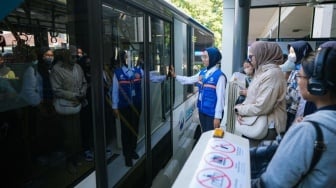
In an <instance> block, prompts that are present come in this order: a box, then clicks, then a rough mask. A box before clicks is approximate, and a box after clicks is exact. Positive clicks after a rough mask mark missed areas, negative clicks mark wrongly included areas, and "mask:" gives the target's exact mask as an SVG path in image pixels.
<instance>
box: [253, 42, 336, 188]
mask: <svg viewBox="0 0 336 188" xmlns="http://www.w3.org/2000/svg"><path fill="white" fill-rule="evenodd" d="M301 64H302V66H301V68H300V70H299V72H298V73H297V74H296V79H297V83H298V89H299V91H300V93H301V95H302V97H303V98H304V99H305V100H307V101H311V102H313V103H314V104H315V105H316V107H317V110H316V111H315V112H314V113H312V114H310V115H307V116H304V117H303V120H302V121H300V122H299V123H296V124H293V125H292V126H291V127H290V128H289V130H288V131H287V132H286V134H285V136H284V137H283V139H282V141H281V143H280V145H279V147H278V149H277V151H276V153H275V154H274V156H273V158H272V160H271V161H270V163H269V165H268V166H267V169H266V171H265V172H264V173H263V174H261V176H260V177H259V178H257V179H253V180H252V182H251V184H252V187H253V188H255V187H272V188H277V187H335V186H336V179H335V178H334V172H335V170H334V169H336V158H335V151H336V139H335V135H336V126H335V125H336V119H335V118H334V117H336V49H335V48H323V49H321V50H320V51H318V52H317V54H316V55H315V53H314V52H312V53H309V54H308V55H307V56H306V57H305V58H303V60H302V63H301ZM313 125H314V126H313ZM315 126H317V128H315ZM318 130H321V132H320V133H319V131H318ZM318 137H320V138H321V139H320V140H318V139H317V138H318Z"/></svg>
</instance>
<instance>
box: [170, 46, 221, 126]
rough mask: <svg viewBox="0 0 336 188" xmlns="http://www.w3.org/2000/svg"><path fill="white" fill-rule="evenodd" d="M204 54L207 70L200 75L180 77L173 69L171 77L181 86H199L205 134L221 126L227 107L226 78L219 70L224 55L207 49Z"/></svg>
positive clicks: (203, 58) (215, 50) (200, 110)
mask: <svg viewBox="0 0 336 188" xmlns="http://www.w3.org/2000/svg"><path fill="white" fill-rule="evenodd" d="M202 53H203V54H202V56H201V58H202V62H203V64H204V66H205V68H203V69H202V70H201V71H200V72H199V73H197V74H196V75H194V76H191V77H187V76H179V75H176V74H175V71H174V69H172V70H171V76H172V77H174V78H176V80H177V81H179V82H180V83H181V84H194V83H196V85H197V86H198V101H197V107H198V112H199V119H200V122H201V126H202V131H203V132H205V131H209V130H213V129H214V128H218V127H219V126H220V122H221V119H222V116H223V112H224V105H225V85H226V76H225V74H224V73H223V72H222V71H221V69H220V68H219V64H220V61H221V59H222V55H221V53H220V52H219V50H218V49H217V48H215V47H210V48H206V49H205V50H204V51H203V52H202ZM217 64H218V65H217Z"/></svg>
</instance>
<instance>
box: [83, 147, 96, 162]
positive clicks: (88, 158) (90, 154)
mask: <svg viewBox="0 0 336 188" xmlns="http://www.w3.org/2000/svg"><path fill="white" fill-rule="evenodd" d="M84 157H85V160H86V161H89V162H90V161H93V157H94V155H93V152H92V151H91V150H86V151H85V152H84Z"/></svg>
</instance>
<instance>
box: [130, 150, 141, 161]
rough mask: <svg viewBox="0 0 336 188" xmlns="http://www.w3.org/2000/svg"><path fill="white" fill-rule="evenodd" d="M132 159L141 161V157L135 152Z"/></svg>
mask: <svg viewBox="0 0 336 188" xmlns="http://www.w3.org/2000/svg"><path fill="white" fill-rule="evenodd" d="M131 157H132V159H139V155H138V154H137V153H136V152H135V151H133V153H132V155H131Z"/></svg>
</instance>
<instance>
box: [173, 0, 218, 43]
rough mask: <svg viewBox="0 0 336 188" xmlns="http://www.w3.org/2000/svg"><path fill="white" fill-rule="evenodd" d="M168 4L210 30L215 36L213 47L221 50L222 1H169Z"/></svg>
mask: <svg viewBox="0 0 336 188" xmlns="http://www.w3.org/2000/svg"><path fill="white" fill-rule="evenodd" d="M170 2H171V3H172V4H174V5H175V6H176V7H178V8H180V9H181V10H183V12H185V13H186V14H188V15H190V16H191V17H192V18H194V19H195V20H197V21H198V22H200V23H201V24H202V25H204V26H206V27H207V28H208V29H210V30H211V31H212V32H213V33H214V35H215V45H216V46H217V47H218V48H221V44H222V42H221V41H222V15H223V0H170Z"/></svg>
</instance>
